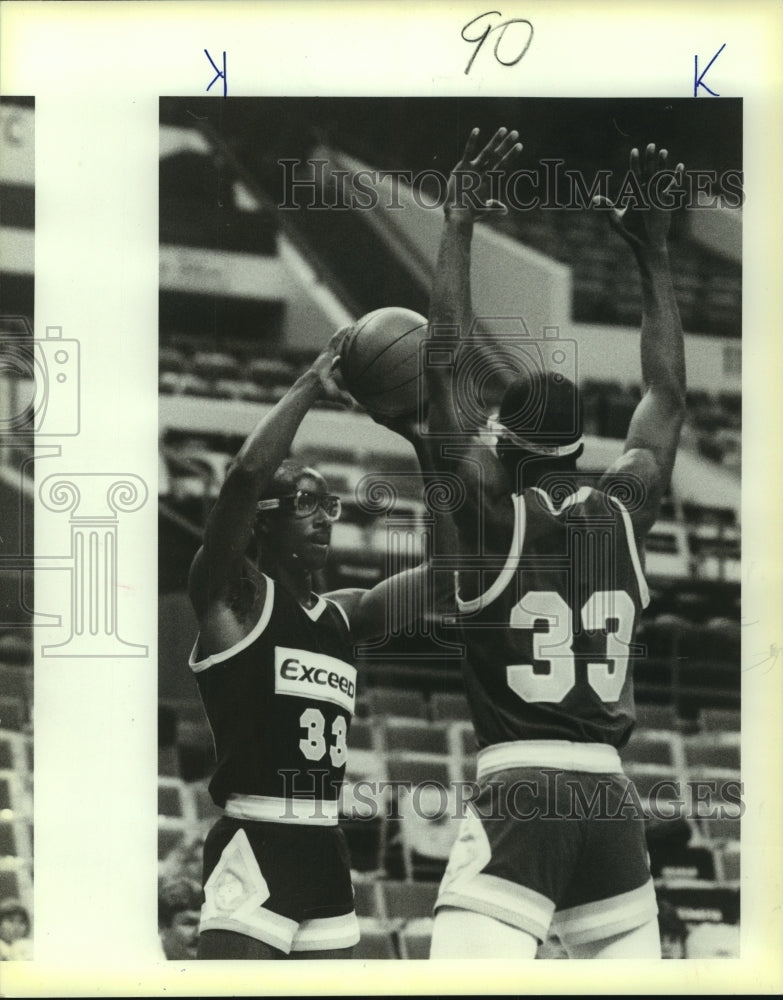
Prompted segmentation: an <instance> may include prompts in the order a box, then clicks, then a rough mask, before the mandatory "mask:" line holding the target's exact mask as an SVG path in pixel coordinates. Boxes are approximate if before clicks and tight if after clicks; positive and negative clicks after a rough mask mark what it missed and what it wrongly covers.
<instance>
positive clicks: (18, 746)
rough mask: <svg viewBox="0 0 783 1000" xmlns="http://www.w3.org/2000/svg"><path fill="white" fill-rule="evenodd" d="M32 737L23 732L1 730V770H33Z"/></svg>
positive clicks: (20, 772) (20, 771)
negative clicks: (31, 757)
mask: <svg viewBox="0 0 783 1000" xmlns="http://www.w3.org/2000/svg"><path fill="white" fill-rule="evenodd" d="M31 749H32V739H31V737H30V736H28V735H25V734H23V733H16V732H10V731H6V730H0V770H4V771H16V772H17V773H18V774H25V773H26V772H28V771H30V772H31V771H32V761H31V759H30V751H31Z"/></svg>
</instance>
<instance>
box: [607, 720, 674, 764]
mask: <svg viewBox="0 0 783 1000" xmlns="http://www.w3.org/2000/svg"><path fill="white" fill-rule="evenodd" d="M620 756H621V758H622V760H623V762H624V763H625V762H626V761H629V762H630V761H633V762H635V763H640V764H660V765H663V766H664V767H671V768H675V769H679V768H680V767H681V765H682V748H681V745H680V740H679V737H678V735H677V734H676V733H664V732H646V731H645V730H643V729H635V730H634V732H633V734H632V735H631V738H630V740H629V741H628V744H627V745H626V746H625V747H623V749H622V750H621V751H620Z"/></svg>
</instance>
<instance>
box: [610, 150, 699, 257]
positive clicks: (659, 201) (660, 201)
mask: <svg viewBox="0 0 783 1000" xmlns="http://www.w3.org/2000/svg"><path fill="white" fill-rule="evenodd" d="M668 157H669V153H668V151H667V150H665V149H661V150H657V151H656V147H655V143H653V142H651V143H649V145H648V146H647V147H646V149H645V150H644V156H643V157H642V156H641V155H640V153H639V150H638V149H632V150H631V157H630V167H631V173H632V174H633V176H634V177H635V179H636V181H637V184H638V188H639V190H640V191H641V193H642V200H643V202H644V204H643V205H639V204H638V201H639V198H638V197H636V196H635V195H633V194H629V195H627V198H628V200H627V201H626V203H625V204H624V205H621V204H620V203H619V201H618V202H611V201H609V200H608V199H606V198H603V197H601V195H596V196H595V198H594V199H593V206H594V207H595V208H603V209H607V210H608V217H609V222H610V224H611V226H612V228H613V229H614V230H615V232H617V233H619V235H620V236H622V238H623V239H624V240H625V241H626V243H628V244H630V246H631V247H632V248H633V249H634V250H635V251H638V250H645V249H662V248H664V247H665V246H666V237H667V236H668V233H669V226H670V224H671V214H672V208H673V207H675V205H676V199H675V198H674V197H673V195H675V193H676V192H678V191H681V190H682V179H683V172H684V170H685V168H684V166H683V164H682V163H678V164H677V166H676V167H675V168H674V170H671V169H667V166H666V163H667V160H668ZM623 200H625V196H624V199H623Z"/></svg>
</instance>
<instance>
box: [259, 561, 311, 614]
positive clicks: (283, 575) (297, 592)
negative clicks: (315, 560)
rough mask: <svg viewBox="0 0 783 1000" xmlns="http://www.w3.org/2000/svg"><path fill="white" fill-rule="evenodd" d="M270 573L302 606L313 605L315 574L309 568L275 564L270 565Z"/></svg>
mask: <svg viewBox="0 0 783 1000" xmlns="http://www.w3.org/2000/svg"><path fill="white" fill-rule="evenodd" d="M270 569H271V572H270V575H271V576H273V577H274V578H275V580H277V581H278V582H279V583H280V585H281V586H282V587H283V588H284V589H285V590H287V591H288V593H289V594H290V595H291V596H292V597H293V598H294V600H296V601H298V603H299V604H301V605H302V607H305V608H309V607H312V606H313V604H314V602H315V595H314V594H313V575H312V573H311V572H310V570H309V569H305V568H303V567H299V566H291V565H284V566H281V565H279V564H278V565H274V566H272V567H270Z"/></svg>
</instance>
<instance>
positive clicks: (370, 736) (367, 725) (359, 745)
mask: <svg viewBox="0 0 783 1000" xmlns="http://www.w3.org/2000/svg"><path fill="white" fill-rule="evenodd" d="M376 731H377V727H376V726H375V725H374V724H373V723H371V722H370V721H369V719H366V718H357V717H356V716H354V718H353V719H352V721H351V728H350V730H349V732H348V749H349V752H352V751H353V750H354V749H356V750H376V749H377V744H376Z"/></svg>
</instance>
